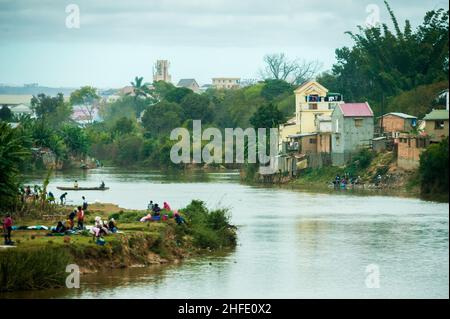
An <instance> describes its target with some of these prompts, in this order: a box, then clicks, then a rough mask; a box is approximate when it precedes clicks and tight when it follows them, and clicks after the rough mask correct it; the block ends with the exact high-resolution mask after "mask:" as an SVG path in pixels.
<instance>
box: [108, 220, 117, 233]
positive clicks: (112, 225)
mask: <svg viewBox="0 0 450 319" xmlns="http://www.w3.org/2000/svg"><path fill="white" fill-rule="evenodd" d="M108 229H109V231H110V232H112V233H116V232H117V223H116V221H115V220H114V218H111V219H110V220H109V222H108Z"/></svg>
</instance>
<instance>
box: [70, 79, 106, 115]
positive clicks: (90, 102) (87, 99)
mask: <svg viewBox="0 0 450 319" xmlns="http://www.w3.org/2000/svg"><path fill="white" fill-rule="evenodd" d="M99 98H100V97H99V96H98V95H97V90H96V89H95V88H93V87H91V86H83V87H81V88H80V89H78V90H75V91H73V92H72V94H70V104H71V105H72V107H73V106H79V107H80V110H81V111H82V112H83V114H84V115H85V116H86V117H87V118H88V123H92V122H93V121H94V116H95V112H96V111H98V106H97V105H96V104H97V101H98V99H99Z"/></svg>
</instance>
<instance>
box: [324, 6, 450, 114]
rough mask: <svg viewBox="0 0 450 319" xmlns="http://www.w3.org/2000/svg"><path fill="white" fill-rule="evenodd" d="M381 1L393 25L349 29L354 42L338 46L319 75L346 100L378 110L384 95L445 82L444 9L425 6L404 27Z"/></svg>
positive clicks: (393, 94)
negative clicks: (417, 21)
mask: <svg viewBox="0 0 450 319" xmlns="http://www.w3.org/2000/svg"><path fill="white" fill-rule="evenodd" d="M385 5H386V8H387V11H388V13H389V15H390V17H391V22H392V24H393V25H394V30H393V31H391V30H390V29H389V27H388V26H387V24H381V25H379V26H373V27H368V28H363V27H361V26H359V32H358V33H352V32H347V34H348V35H349V36H350V37H351V38H352V40H353V41H354V46H353V47H351V48H349V47H343V48H340V49H337V50H336V59H337V62H336V64H334V66H333V68H332V73H331V74H324V75H322V76H321V77H320V78H319V79H318V80H319V81H321V80H324V82H327V83H324V84H328V87H329V88H330V89H332V90H336V91H339V92H341V93H343V94H344V97H345V99H346V100H347V101H364V100H367V101H369V102H370V103H371V105H372V106H374V109H375V113H378V114H379V113H380V111H381V104H382V101H383V100H385V101H386V102H387V103H389V100H390V98H391V97H394V96H397V95H399V94H401V93H402V92H405V91H409V90H412V89H414V88H416V87H417V86H419V85H427V84H431V83H434V82H439V81H447V82H448V59H449V47H448V36H449V25H448V17H449V13H448V11H445V10H444V9H438V10H433V11H430V12H427V13H426V15H425V18H424V20H423V23H422V25H420V26H419V27H418V28H417V29H416V30H413V29H412V27H411V24H410V22H409V21H405V23H404V27H403V29H402V28H401V27H400V25H399V23H398V21H397V18H396V16H395V14H394V12H393V10H392V9H391V7H390V6H389V4H388V2H386V1H385ZM436 93H437V92H436ZM430 102H431V101H430Z"/></svg>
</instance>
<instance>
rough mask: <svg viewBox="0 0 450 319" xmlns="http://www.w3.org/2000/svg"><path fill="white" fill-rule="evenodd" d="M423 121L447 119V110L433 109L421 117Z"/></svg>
mask: <svg viewBox="0 0 450 319" xmlns="http://www.w3.org/2000/svg"><path fill="white" fill-rule="evenodd" d="M423 119H424V120H425V121H435V120H448V111H447V110H433V111H431V112H430V113H428V114H427V115H425V117H424V118H423Z"/></svg>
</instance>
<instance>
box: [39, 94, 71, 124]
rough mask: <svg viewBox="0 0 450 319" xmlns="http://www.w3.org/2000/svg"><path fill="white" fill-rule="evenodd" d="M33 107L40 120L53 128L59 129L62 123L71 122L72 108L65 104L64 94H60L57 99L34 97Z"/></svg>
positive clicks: (41, 96) (42, 95)
mask: <svg viewBox="0 0 450 319" xmlns="http://www.w3.org/2000/svg"><path fill="white" fill-rule="evenodd" d="M31 107H32V108H33V110H34V112H35V113H36V117H37V118H38V120H40V121H41V122H44V123H45V124H46V125H47V126H51V127H53V128H56V127H59V126H60V125H61V124H62V123H64V122H66V121H67V120H69V118H70V115H71V114H72V107H71V106H70V105H69V104H68V103H66V102H64V96H63V95H62V93H58V94H57V95H56V96H55V97H51V96H48V95H45V94H38V95H37V96H33V97H32V99H31Z"/></svg>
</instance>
